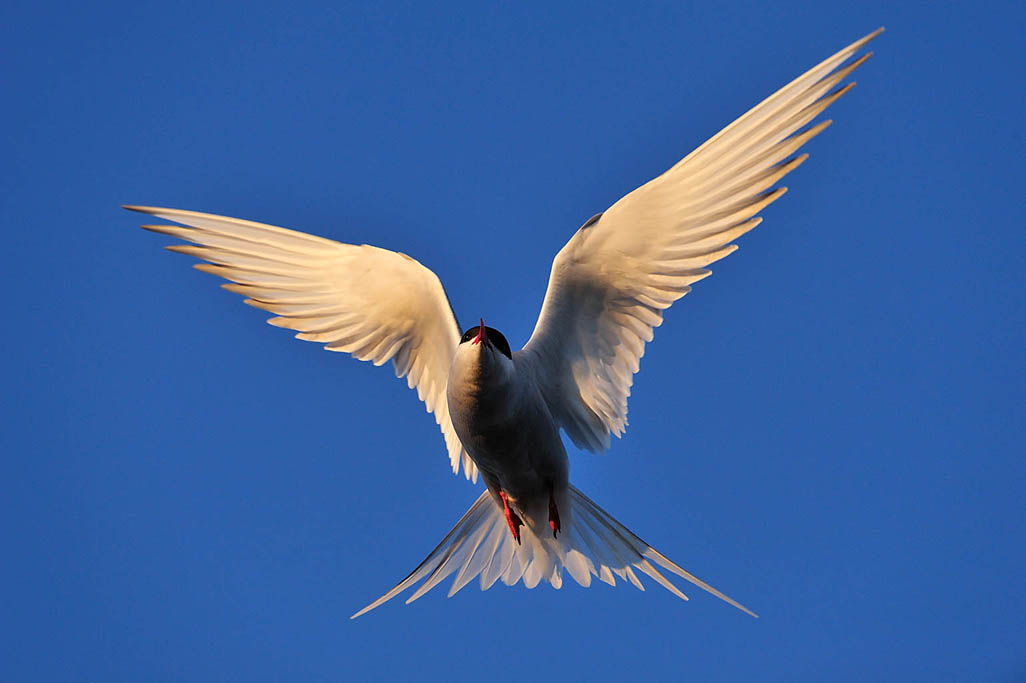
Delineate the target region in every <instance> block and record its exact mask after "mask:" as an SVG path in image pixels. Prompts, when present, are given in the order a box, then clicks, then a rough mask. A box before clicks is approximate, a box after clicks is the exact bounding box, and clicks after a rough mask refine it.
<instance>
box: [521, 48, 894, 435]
mask: <svg viewBox="0 0 1026 683" xmlns="http://www.w3.org/2000/svg"><path fill="white" fill-rule="evenodd" d="M882 30H883V29H879V30H877V31H874V32H873V33H871V34H869V35H868V36H866V37H865V38H862V39H861V40H858V41H856V42H855V43H852V44H851V45H849V46H848V47H846V48H844V49H843V50H841V51H840V52H838V53H837V54H835V55H834V56H832V57H830V58H829V59H827V60H825V61H824V62H822V63H820V64H819V65H817V66H815V67H813V68H812V69H811V70H809V71H808V72H806V73H805V74H803V75H802V76H799V77H798V78H797V79H795V80H794V81H792V82H791V83H789V84H788V85H786V86H784V87H783V88H781V89H780V90H778V91H777V92H776V93H774V94H773V95H771V96H770V97H769V98H767V99H766V100H764V101H763V102H761V103H760V104H759V105H758V106H756V107H755V108H754V109H752V110H751V111H749V112H748V113H747V114H745V115H744V116H742V117H741V118H739V119H738V120H736V121H734V122H733V123H732V124H730V125H729V126H727V127H726V128H724V129H723V130H722V131H720V132H719V133H717V134H716V135H714V136H713V137H712V138H711V139H709V140H708V141H707V142H705V143H704V144H703V145H701V146H700V147H699V148H698V149H696V150H695V151H693V152H692V153H691V154H689V155H688V156H686V157H685V158H684V159H682V160H681V161H680V162H678V163H677V164H676V165H674V166H673V168H671V169H670V170H668V171H666V172H665V173H663V174H662V175H660V176H659V177H657V178H655V179H654V180H652V181H650V182H648V183H646V184H645V185H642V186H641V187H639V188H638V189H636V190H634V191H633V192H631V193H630V194H628V195H627V196H625V197H623V198H622V199H620V200H619V201H618V202H616V203H615V204H613V206H612V207H610V208H609V210H608V211H606V212H605V213H603V214H601V215H600V216H598V217H596V218H593V219H592V220H590V221H588V222H587V223H586V224H585V225H584V226H583V227H581V229H580V230H578V231H577V233H576V234H575V235H574V236H573V237H572V238H571V239H570V241H569V242H568V243H567V244H566V246H564V247H563V249H561V250H560V252H559V253H558V254H557V255H556V258H555V260H554V261H553V264H552V272H551V275H550V277H549V286H548V290H547V291H546V293H545V300H544V303H543V304H542V310H541V314H540V316H539V318H538V322H537V325H536V326H535V329H534V333H533V334H532V335H531V338H530V339H529V340H528V342H527V344H526V346H524V349H523V351H521V352H520V354H521V360H522V362H524V364H525V365H529V366H533V368H534V370H535V372H536V373H537V376H538V377H539V381H540V382H541V383H542V385H543V386H544V387H545V391H546V399H547V401H548V403H549V405H550V409H551V410H552V411H553V414H554V415H555V416H556V418H557V419H558V420H559V422H560V423H561V425H562V426H563V428H564V430H565V431H566V432H567V434H568V435H569V436H570V438H571V439H572V440H573V441H574V443H576V444H577V445H578V446H579V447H582V448H586V449H588V450H591V451H600V450H604V449H605V448H608V447H609V439H610V434H615V435H617V436H620V435H621V434H622V433H623V431H624V429H625V428H626V426H627V397H628V396H629V395H630V389H631V385H632V384H633V382H634V373H636V372H637V371H638V364H639V361H640V360H641V357H642V355H643V354H644V352H645V343H646V342H649V341H651V340H652V334H653V329H654V328H656V327H658V326H659V325H660V324H662V320H663V311H664V310H666V309H667V308H668V307H669V306H670V305H671V304H672V303H673V302H674V301H676V300H677V299H679V298H681V297H682V296H684V295H685V294H687V293H688V292H689V291H691V284H692V283H694V282H696V281H698V280H701V279H702V278H704V277H706V276H707V275H709V271H708V270H706V266H708V265H709V264H710V263H712V262H714V261H717V260H719V259H721V258H723V257H724V256H726V255H728V254H730V253H731V252H733V251H734V250H735V249H736V248H737V247H736V245H733V244H731V242H732V241H733V240H735V239H736V238H738V237H740V236H741V235H743V234H744V233H746V232H748V231H749V230H751V229H752V228H754V227H755V226H756V225H758V224H759V222H760V221H761V220H762V219H761V218H758V217H756V214H757V213H758V212H759V211H761V210H762V209H763V208H764V207H765V206H766V205H768V204H770V203H771V202H773V201H775V200H776V199H778V198H779V197H780V196H781V195H782V194H783V193H784V192H785V190H786V188H783V187H781V188H776V189H774V187H773V186H774V185H775V184H776V183H777V181H779V180H780V179H781V178H782V177H783V176H785V175H787V174H788V173H789V172H791V171H792V170H794V169H795V168H796V167H797V166H798V165H799V164H801V163H802V162H803V161H805V159H806V157H807V156H808V155H806V154H798V155H796V153H797V152H798V150H799V149H801V147H802V145H804V144H805V143H806V142H808V141H809V140H810V139H811V138H813V137H814V136H816V135H817V134H819V133H820V132H821V131H822V130H823V129H824V128H826V127H827V126H828V125H829V124H830V121H829V120H826V121H822V122H821V123H818V124H815V125H810V124H812V122H813V120H814V119H815V118H816V117H817V116H818V115H819V114H820V113H821V112H822V111H823V110H824V109H826V108H827V107H828V106H830V105H831V104H832V103H833V102H834V101H836V100H837V98H839V97H840V96H841V95H843V94H844V93H846V92H847V91H848V90H849V89H850V88H851V87H852V86H853V85H854V83H849V84H847V85H842V81H844V79H845V78H846V77H847V76H848V75H849V74H850V73H851V72H852V71H854V70H855V69H856V68H858V67H859V66H860V65H861V64H862V63H863V62H864V61H865V60H866V59H868V58H869V56H870V55H869V54H865V55H863V56H861V57H859V58H857V59H853V57H854V56H855V55H856V54H857V53H858V52H859V51H860V50H861V49H862V47H864V46H865V45H866V43H868V42H869V41H870V40H872V39H873V38H874V37H876V36H877V35H879V33H880V32H881V31H882Z"/></svg>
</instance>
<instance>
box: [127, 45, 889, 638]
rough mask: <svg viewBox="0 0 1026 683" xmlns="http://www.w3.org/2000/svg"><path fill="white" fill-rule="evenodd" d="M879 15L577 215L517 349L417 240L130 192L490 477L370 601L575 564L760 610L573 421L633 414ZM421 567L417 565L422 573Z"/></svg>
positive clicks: (549, 574) (613, 422) (193, 248)
mask: <svg viewBox="0 0 1026 683" xmlns="http://www.w3.org/2000/svg"><path fill="white" fill-rule="evenodd" d="M881 31H883V29H882V28H881V29H878V30H877V31H874V32H873V33H871V34H869V35H867V36H865V37H864V38H862V39H861V40H858V41H856V42H854V43H852V44H851V45H849V46H848V47H846V48H844V49H843V50H841V51H840V52H838V53H837V54H835V55H833V56H832V57H830V58H828V59H826V60H825V61H823V62H821V63H820V64H818V65H817V66H815V67H813V68H812V69H810V70H809V71H807V72H806V73H804V74H803V75H801V76H799V77H798V78H797V79H795V80H794V81H792V82H791V83H789V84H787V85H786V86H784V87H783V88H781V89H780V90H778V91H777V92H775V93H774V94H773V95H771V96H770V97H768V98H767V99H765V100H763V101H762V102H761V103H760V104H759V105H758V106H756V107H755V108H754V109H752V110H751V111H749V112H748V113H746V114H744V115H743V116H742V117H741V118H739V119H737V120H736V121H734V122H733V123H731V124H730V125H729V126H727V127H726V128H724V129H723V130H722V131H720V132H719V133H717V134H716V135H714V136H713V137H712V138H710V139H709V140H708V141H707V142H705V143H704V144H702V145H701V146H700V147H698V148H697V149H696V150H694V151H693V152H691V153H690V154H689V155H687V156H686V157H684V159H682V160H681V161H679V162H678V163H676V164H675V165H674V166H673V167H672V168H670V169H669V170H668V171H666V172H665V173H663V174H662V175H660V176H658V177H657V178H655V179H654V180H651V181H649V182H648V183H645V184H644V185H642V186H641V187H639V188H637V189H636V190H634V191H633V192H630V193H629V194H627V195H626V196H624V197H623V198H622V199H620V200H619V201H617V202H616V203H615V204H613V205H612V206H611V207H609V209H607V210H606V211H604V212H603V213H600V214H598V215H596V216H594V217H593V218H591V219H590V220H588V221H587V222H586V223H584V225H582V226H581V227H580V228H579V229H578V230H577V232H575V233H574V235H573V237H571V238H570V241H569V242H567V243H566V246H564V247H563V248H562V249H561V250H560V251H559V253H558V254H556V257H555V259H554V260H553V263H552V271H551V274H550V277H549V284H548V289H547V291H546V293H545V299H544V301H543V303H542V308H541V314H540V315H539V317H538V321H537V324H536V325H535V328H534V332H533V333H532V334H531V337H530V339H529V340H528V341H527V344H525V345H524V347H523V348H522V349H520V350H519V351H513V350H512V349H511V348H510V345H509V343H508V342H507V341H506V338H505V337H504V336H503V335H502V333H501V332H499V331H498V330H496V329H494V328H492V327H489V326H486V325H485V323H484V320H483V319H479V321H478V323H477V324H474V325H471V326H470V327H469V328H467V329H465V330H463V329H461V327H460V325H459V323H458V322H457V319H456V315H455V314H454V312H453V310H452V308H451V306H450V304H449V300H448V298H447V296H446V293H445V290H444V289H443V288H442V284H441V282H440V281H439V279H438V277H437V276H436V275H435V274H434V273H433V272H431V271H430V270H428V269H427V268H425V267H424V266H423V265H421V264H420V263H419V262H417V261H416V260H414V259H413V258H411V257H409V256H407V255H405V254H402V253H397V252H393V251H388V250H385V249H380V248H377V247H373V246H369V245H366V244H363V245H359V246H356V245H351V244H342V243H340V242H336V241H333V240H330V239H325V238H322V237H316V236H314V235H309V234H305V233H302V232H296V231H293V230H286V229H284V228H278V227H273V226H270V225H264V224H261V223H254V222H251V221H245V220H239V219H235V218H226V217H223V216H215V215H211V214H205V213H198V212H194V211H182V210H176V209H162V208H153V207H145V206H126V207H125V208H126V209H130V210H133V211H139V212H142V213H146V214H151V215H153V216H156V217H157V218H159V219H162V220H166V221H171V222H173V223H177V224H178V225H145V226H143V227H144V228H146V229H147V230H152V231H155V232H159V233H164V234H167V235H170V236H172V237H175V238H178V239H180V240H183V241H184V242H186V243H187V244H175V245H172V246H169V247H167V248H168V249H170V250H171V251H175V252H180V253H183V254H188V255H190V256H195V257H198V258H200V259H202V260H203V261H205V263H199V264H196V266H195V267H196V268H197V269H199V270H201V271H204V272H207V273H213V274H214V275H218V276H220V277H222V278H225V279H226V280H229V281H230V282H229V283H227V284H223V285H222V287H224V288H225V289H227V290H229V291H231V292H235V293H237V294H241V295H242V296H244V297H246V299H245V303H247V304H249V305H251V306H255V307H256V308H259V309H263V310H265V311H268V312H270V313H273V314H274V316H275V317H273V318H271V319H270V320H268V322H269V323H270V324H272V325H275V326H277V327H284V328H288V329H290V330H295V331H297V332H298V334H297V335H296V337H298V338H299V339H303V340H306V341H312V342H318V343H321V344H324V346H325V348H327V349H329V350H331V351H342V352H346V353H349V354H352V355H353V356H355V357H356V358H358V359H360V360H364V361H371V362H373V363H374V364H375V365H382V364H383V363H385V362H386V361H392V364H393V366H394V367H395V374H396V376H397V377H405V378H406V381H407V384H408V385H409V386H410V387H411V388H416V390H417V395H418V396H419V397H420V399H421V400H422V401H423V402H424V404H425V406H426V408H427V410H428V411H429V412H431V413H432V414H433V415H434V418H435V421H436V422H437V423H438V426H439V428H440V429H441V432H442V436H443V438H444V440H445V445H446V449H447V451H448V455H449V463H450V465H451V467H452V471H453V472H454V473H457V474H458V473H459V472H461V471H462V472H463V474H464V476H465V477H466V478H467V479H469V480H472V481H473V482H475V483H476V482H477V479H478V476H480V477H481V479H482V480H483V482H484V485H485V490H484V492H482V493H481V495H480V497H479V498H478V499H477V501H476V502H475V503H474V504H473V505H472V506H471V508H470V509H469V510H468V511H467V512H466V514H464V515H463V517H462V518H461V519H460V520H459V522H457V523H456V526H454V527H453V528H452V530H451V531H450V532H449V533H448V534H447V535H446V536H445V538H444V539H442V541H441V543H439V544H438V546H437V547H436V548H435V549H434V550H433V551H431V553H430V554H429V555H428V556H427V558H426V559H425V560H424V561H423V562H422V563H421V564H420V565H419V566H418V567H417V568H416V569H414V570H413V572H412V573H411V574H410V575H409V576H408V577H407V578H405V579H404V580H403V581H401V582H400V583H399V584H398V585H396V586H395V587H394V588H392V589H391V590H390V591H388V592H387V593H385V594H384V595H383V596H381V597H380V598H378V599H377V600H375V601H374V602H372V603H371V604H369V605H367V606H366V607H364V608H363V609H362V610H360V611H359V612H357V613H356V614H354V615H353V618H355V617H358V616H360V615H361V614H364V613H366V612H368V611H370V610H372V609H374V608H376V607H378V606H380V605H381V604H383V603H385V602H387V601H388V600H390V599H392V598H394V597H395V596H397V595H399V594H400V593H402V592H403V591H405V590H406V589H408V588H411V587H412V586H414V585H416V584H418V583H420V585H419V587H418V588H417V590H416V591H415V592H414V593H413V594H412V595H411V596H410V598H409V599H408V600H407V602H412V601H413V600H416V599H417V598H419V597H420V596H422V595H424V594H425V593H426V592H428V591H429V590H431V589H432V588H433V587H434V586H436V585H437V584H438V583H439V582H441V581H442V580H443V579H445V578H447V577H449V576H451V575H453V574H455V575H456V576H455V578H454V579H453V582H452V586H451V588H450V590H449V595H450V596H451V595H453V594H454V593H456V592H457V591H458V590H460V589H461V588H463V587H464V586H465V585H467V584H468V583H469V582H470V581H472V580H474V579H475V578H479V579H480V585H481V588H482V590H486V589H488V588H490V587H491V586H492V585H493V584H494V583H495V582H496V581H497V580H501V581H502V582H503V583H505V584H506V585H514V584H516V583H518V582H519V581H523V582H524V585H526V586H527V587H528V588H534V587H535V586H536V585H538V584H539V583H540V582H542V581H545V582H548V583H549V584H551V585H552V586H554V587H555V588H559V587H560V586H561V585H562V581H563V575H564V572H566V573H568V574H569V575H570V576H571V577H573V579H574V580H575V581H577V583H579V584H580V585H582V586H589V585H590V584H591V581H592V579H593V578H597V579H598V580H600V581H603V582H605V583H608V584H610V585H615V584H616V578H617V577H619V578H620V579H621V580H622V581H625V582H626V581H629V582H631V583H633V584H634V585H635V586H637V587H638V588H641V589H643V586H642V583H641V581H640V579H639V577H638V574H639V573H640V574H645V575H647V576H648V577H650V578H651V579H652V580H654V581H655V582H656V583H658V584H659V585H661V586H663V587H664V588H666V589H667V590H668V591H670V592H671V593H673V594H674V595H676V596H678V597H679V598H682V599H685V600H686V599H687V597H686V596H685V595H684V594H683V593H682V592H681V591H680V590H679V589H678V588H677V586H676V585H674V583H672V582H671V581H670V580H669V579H668V578H667V577H666V576H665V575H664V574H663V572H664V571H665V572H667V573H669V574H673V575H676V576H678V577H681V578H683V579H685V580H686V581H688V582H690V583H692V584H694V585H696V586H698V587H699V588H701V589H703V590H705V591H708V592H709V593H711V594H713V595H715V596H717V597H718V598H720V599H722V600H724V601H726V602H728V603H729V604H731V605H733V606H735V607H737V608H738V609H741V610H743V611H745V612H747V613H748V614H751V615H752V616H756V615H755V614H754V613H753V612H752V611H751V610H749V609H748V608H746V607H744V606H743V605H741V604H740V603H738V602H736V601H735V600H733V599H731V598H730V597H728V596H726V595H724V594H723V593H721V592H720V591H718V590H716V589H715V588H713V587H712V586H710V585H709V584H707V583H706V582H704V581H702V580H701V579H699V578H697V577H696V576H694V575H692V574H691V573H689V572H688V571H686V570H685V569H683V568H682V567H681V566H679V565H678V564H676V563H674V562H673V561H671V560H670V559H668V558H667V557H665V556H664V555H663V554H661V553H660V552H658V551H657V550H655V549H654V548H652V546H650V545H648V544H647V543H646V542H645V541H643V540H641V539H640V538H639V537H638V536H636V535H635V534H634V533H632V532H631V531H630V530H629V529H627V528H626V527H625V526H624V525H623V524H621V523H619V522H618V521H616V520H615V519H613V517H612V516H610V515H609V514H608V513H607V512H605V511H604V510H603V509H602V508H600V507H599V506H598V505H597V504H595V503H594V502H592V501H591V500H590V499H589V498H588V497H587V496H585V495H584V494H583V493H581V491H579V490H578V489H576V488H575V487H574V486H573V485H571V484H570V468H569V462H568V459H567V454H566V449H565V447H564V445H563V440H562V438H561V432H562V433H565V434H566V435H567V436H568V437H569V439H570V440H571V441H572V442H573V443H574V444H575V445H577V446H578V447H579V448H582V449H585V450H588V451H592V452H601V451H603V450H605V449H607V448H608V447H609V444H610V437H611V436H612V435H616V436H617V437H619V436H621V435H622V434H623V432H624V430H625V428H626V426H627V398H628V396H629V395H630V389H631V385H632V383H633V376H634V373H636V372H637V371H638V366H639V361H640V360H641V357H642V355H643V354H644V351H645V344H646V343H647V342H650V341H652V337H653V330H654V328H656V327H658V326H659V325H660V324H662V320H663V311H665V310H666V309H667V308H669V306H670V305H671V304H673V302H675V301H676V300H677V299H680V298H681V297H682V296H684V295H685V294H687V293H688V292H690V291H691V285H692V284H694V283H695V282H697V281H698V280H701V279H702V278H704V277H706V276H707V275H709V274H710V271H709V270H707V269H706V266H708V265H709V264H710V263H712V262H714V261H718V260H719V259H721V258H723V257H725V256H727V255H728V254H730V253H731V252H733V251H734V250H735V249H736V248H737V247H736V245H734V244H732V242H733V241H734V240H735V239H737V238H738V237H740V236H741V235H743V234H744V233H746V232H748V231H749V230H751V229H752V228H754V227H755V226H756V225H758V224H759V222H760V221H761V220H762V219H761V218H759V217H758V216H757V215H756V214H758V213H759V211H761V210H762V209H763V208H764V207H765V206H767V205H768V204H770V203H771V202H773V201H775V200H777V199H778V198H780V196H781V195H783V194H784V192H785V191H786V188H784V187H774V186H775V185H776V183H777V181H779V180H780V179H781V178H783V177H784V176H785V175H787V174H788V173H790V172H791V171H793V170H794V169H795V168H797V167H798V166H799V165H800V164H801V163H802V162H804V161H805V160H806V158H807V156H808V155H807V154H799V153H798V151H799V150H800V149H801V147H802V146H803V145H804V144H805V143H806V142H808V141H809V140H810V139H812V138H813V137H815V136H816V135H818V134H819V133H820V132H822V131H823V130H824V129H825V128H826V127H827V126H828V125H829V124H830V121H829V120H824V121H822V122H818V123H814V120H815V119H816V118H817V117H818V116H819V114H820V113H822V112H823V110H824V109H826V108H827V107H828V106H830V105H831V104H832V103H833V102H835V101H836V100H837V99H838V98H839V97H841V96H842V95H843V94H845V93H846V92H848V90H850V89H851V88H852V87H853V86H854V83H848V84H843V81H844V80H845V78H847V77H848V76H849V75H850V74H851V73H852V71H854V70H855V69H856V68H858V67H859V66H860V65H861V64H862V63H863V62H865V61H866V59H868V58H869V56H870V54H871V53H865V54H862V55H861V56H858V55H859V53H860V52H861V51H862V48H863V47H864V46H865V45H866V44H867V43H868V42H869V41H870V40H872V39H873V38H875V37H876V36H877V35H879V34H880V32H881ZM421 582H422V583H421Z"/></svg>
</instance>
